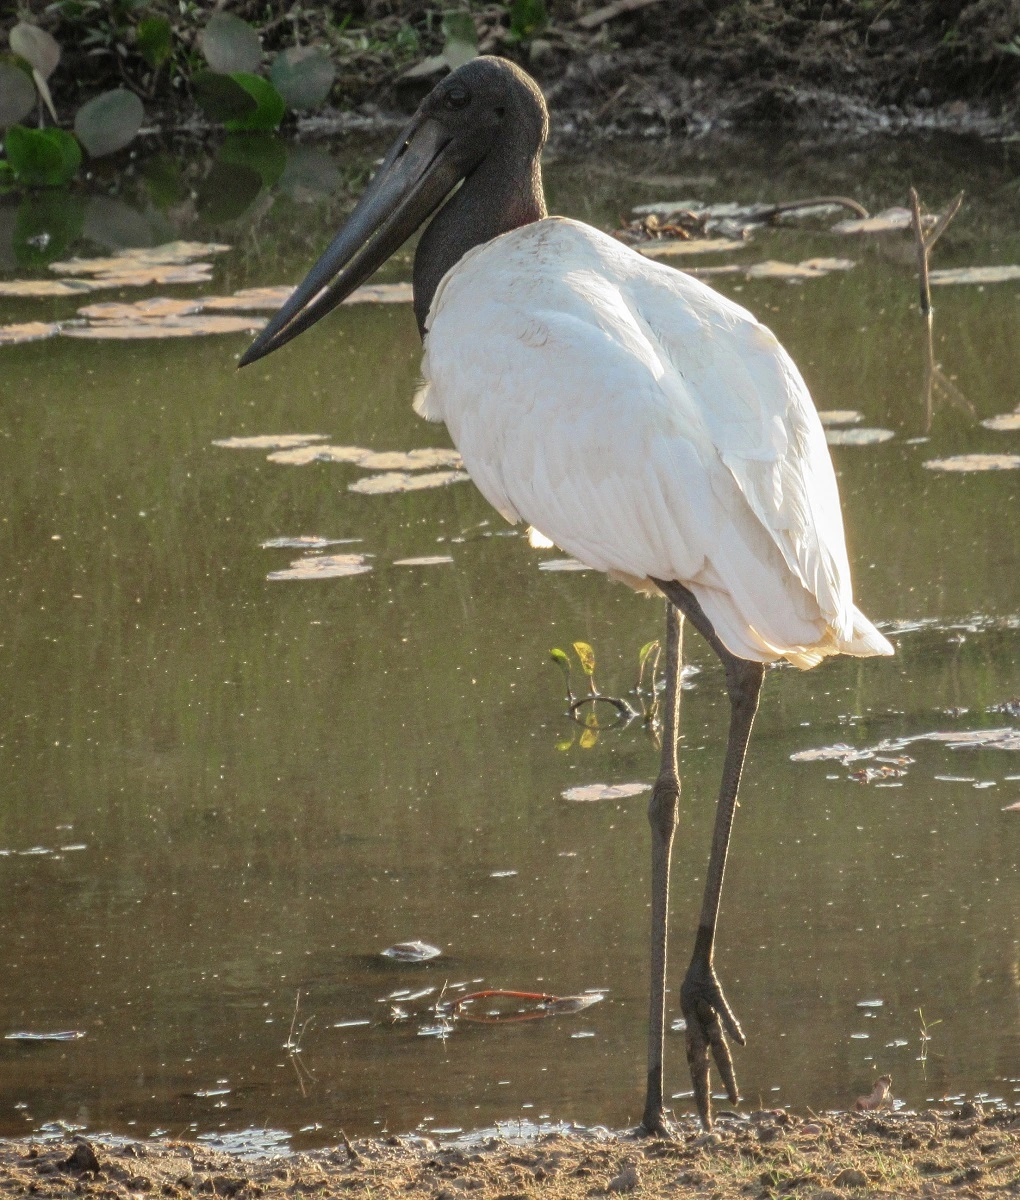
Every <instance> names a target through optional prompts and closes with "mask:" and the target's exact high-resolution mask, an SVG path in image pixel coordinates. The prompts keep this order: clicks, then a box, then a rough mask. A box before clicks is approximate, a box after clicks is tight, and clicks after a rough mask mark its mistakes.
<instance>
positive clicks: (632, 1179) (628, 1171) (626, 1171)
mask: <svg viewBox="0 0 1020 1200" xmlns="http://www.w3.org/2000/svg"><path fill="white" fill-rule="evenodd" d="M640 1182H641V1177H640V1175H638V1169H637V1167H636V1166H634V1164H633V1163H628V1164H627V1165H626V1166H625V1167H624V1168H623V1169H622V1170H621V1171H620V1174H619V1175H617V1176H616V1178H615V1179H611V1180H610V1181H609V1184H608V1185H607V1187H606V1191H607V1192H615V1193H617V1194H618V1195H619V1194H622V1193H624V1192H632V1191H634V1189H635V1188H636V1187H637V1186H638V1184H640Z"/></svg>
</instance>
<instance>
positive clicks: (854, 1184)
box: [832, 1167, 868, 1188]
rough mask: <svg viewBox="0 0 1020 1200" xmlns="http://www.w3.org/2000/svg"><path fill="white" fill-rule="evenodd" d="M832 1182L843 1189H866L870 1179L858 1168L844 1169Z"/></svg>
mask: <svg viewBox="0 0 1020 1200" xmlns="http://www.w3.org/2000/svg"><path fill="white" fill-rule="evenodd" d="M832 1182H833V1183H834V1184H835V1186H836V1187H841V1188H866V1187H867V1186H868V1177H867V1175H865V1174H864V1172H863V1171H858V1170H857V1168H856V1167H844V1169H843V1170H842V1171H840V1173H839V1174H838V1175H837V1176H836V1178H835V1179H834V1180H833V1181H832Z"/></svg>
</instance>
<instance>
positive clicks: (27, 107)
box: [0, 62, 35, 129]
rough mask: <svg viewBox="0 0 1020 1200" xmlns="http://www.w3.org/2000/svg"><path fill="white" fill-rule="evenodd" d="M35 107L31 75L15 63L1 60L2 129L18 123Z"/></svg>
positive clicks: (0, 99)
mask: <svg viewBox="0 0 1020 1200" xmlns="http://www.w3.org/2000/svg"><path fill="white" fill-rule="evenodd" d="M34 107H35V84H34V83H33V82H32V79H31V76H30V75H28V74H26V72H24V71H23V70H22V69H21V68H20V67H18V66H15V65H14V64H13V63H9V62H0V129H6V128H7V126H8V125H16V124H17V123H18V121H20V120H22V119H23V118H24V117H27V116H28V114H29V113H30V112H31V111H32V109H33V108H34Z"/></svg>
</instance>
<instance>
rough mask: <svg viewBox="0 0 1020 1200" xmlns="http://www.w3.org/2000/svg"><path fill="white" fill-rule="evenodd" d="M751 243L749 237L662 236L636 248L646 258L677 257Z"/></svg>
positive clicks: (741, 247) (717, 251) (725, 249)
mask: <svg viewBox="0 0 1020 1200" xmlns="http://www.w3.org/2000/svg"><path fill="white" fill-rule="evenodd" d="M749 244H750V243H749V242H748V240H747V239H744V240H741V241H736V240H735V239H733V238H691V239H690V241H681V240H680V239H679V238H678V239H676V240H672V239H666V238H662V239H660V240H659V241H652V242H641V243H639V244H638V245H636V246H635V247H634V249H635V250H637V251H638V252H639V253H641V254H643V255H644V256H645V258H675V257H678V256H686V255H689V254H723V253H725V252H726V251H728V250H743V249H744V247H745V246H747V245H749Z"/></svg>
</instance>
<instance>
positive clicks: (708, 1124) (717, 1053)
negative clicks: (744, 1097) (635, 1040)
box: [680, 963, 747, 1129]
mask: <svg viewBox="0 0 1020 1200" xmlns="http://www.w3.org/2000/svg"><path fill="white" fill-rule="evenodd" d="M680 1007H681V1010H682V1011H683V1014H684V1017H685V1018H686V1020H687V1065H688V1067H689V1068H690V1072H691V1083H692V1084H693V1085H694V1101H695V1104H696V1105H697V1108H698V1115H699V1116H700V1117H701V1123H702V1125H704V1127H705V1128H706V1129H711V1128H712V1093H711V1089H710V1087H709V1067H710V1066H711V1063H712V1060H713V1059H715V1065H716V1068H717V1070H718V1071H719V1074H720V1075H721V1076H722V1081H723V1086H724V1087H725V1088H726V1094H727V1096H729V1098H730V1103H731V1104H736V1103H737V1102H738V1099H739V1096H738V1091H737V1078H736V1075H735V1074H734V1072H733V1059H732V1058H731V1057H730V1048H729V1046H728V1045H727V1044H726V1034H727V1033H728V1034H729V1035H730V1037H731V1038H733V1040H734V1041H736V1042H738V1043H739V1044H740V1045H741V1046H743V1045H745V1043H746V1040H747V1039H746V1038H745V1037H744V1031H743V1030H742V1029H741V1028H740V1022H739V1021H738V1020H737V1018H736V1017H735V1016H734V1015H733V1010H732V1009H731V1008H730V1006H729V1004H728V1002H727V1000H726V997H725V996H724V995H723V990H722V987H721V986H720V984H719V980H718V979H717V978H716V975H715V971H714V970H713V969H712V968H711V966H707V967H706V966H700V965H698V966H696V965H695V964H694V963H691V966H690V968H689V969H688V971H687V976H686V978H685V979H684V982H683V986H682V987H681V989H680ZM724 1030H725V1032H724Z"/></svg>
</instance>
